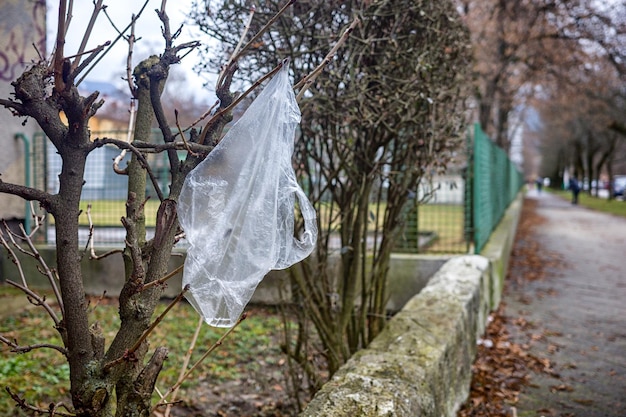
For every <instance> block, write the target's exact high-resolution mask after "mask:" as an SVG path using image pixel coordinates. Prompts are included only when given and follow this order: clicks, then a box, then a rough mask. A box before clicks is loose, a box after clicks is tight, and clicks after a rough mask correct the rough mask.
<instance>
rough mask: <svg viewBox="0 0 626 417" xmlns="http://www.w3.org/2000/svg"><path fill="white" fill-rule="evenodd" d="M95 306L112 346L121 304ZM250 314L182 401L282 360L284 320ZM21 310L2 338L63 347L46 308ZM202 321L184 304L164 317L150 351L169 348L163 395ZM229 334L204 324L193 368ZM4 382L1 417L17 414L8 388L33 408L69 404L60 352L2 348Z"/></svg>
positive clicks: (2, 322)
mask: <svg viewBox="0 0 626 417" xmlns="http://www.w3.org/2000/svg"><path fill="white" fill-rule="evenodd" d="M3 294H5V295H6V296H11V297H16V296H18V295H16V294H15V290H14V289H13V288H12V287H8V286H6V285H0V300H1V298H2V295H3ZM91 305H92V312H91V320H92V321H96V320H97V321H98V322H99V323H100V325H101V326H102V328H103V333H104V336H105V337H106V339H107V342H108V343H110V342H111V340H112V338H113V336H114V335H115V331H116V328H117V327H118V326H119V316H118V306H117V302H116V300H114V299H110V300H108V299H107V300H104V302H100V303H99V304H97V306H95V305H96V301H95V300H92V302H91ZM94 306H95V307H94ZM164 307H165V304H164V305H163V306H160V308H159V311H162V309H163V308H164ZM249 310H250V314H249V315H248V317H247V318H246V319H245V320H244V321H243V322H242V323H241V324H240V325H239V326H238V327H237V328H236V329H235V330H234V331H233V332H232V334H230V335H229V336H228V338H227V339H226V341H225V342H224V344H223V345H222V346H220V347H219V348H218V349H217V350H215V351H214V352H213V353H212V354H211V355H210V356H209V357H208V358H207V359H206V361H205V362H204V365H202V366H201V368H200V369H199V371H197V373H196V374H194V376H193V377H192V378H191V380H190V382H187V383H185V384H183V388H182V395H179V398H181V397H182V399H186V398H187V399H189V398H190V396H192V394H193V392H192V391H189V394H185V392H186V391H185V389H192V388H195V387H196V385H197V384H198V383H199V382H200V381H210V383H211V384H212V385H215V386H219V385H220V384H227V383H229V382H231V381H237V380H241V379H245V378H247V377H251V375H252V374H254V373H255V372H257V371H260V370H261V369H262V368H263V367H266V368H267V362H268V361H273V362H278V361H279V360H280V357H281V356H282V353H281V350H280V347H279V345H278V343H277V342H276V341H277V340H281V339H282V322H281V319H280V315H279V314H276V313H275V312H272V310H268V309H260V308H252V309H249ZM16 311H18V312H17V313H15V314H14V315H11V316H8V317H5V318H2V319H0V334H2V335H3V336H4V337H7V338H9V339H11V340H13V339H16V340H17V341H18V343H19V344H20V345H29V344H34V343H42V342H45V343H49V344H56V345H61V341H60V340H59V336H58V333H57V331H56V330H55V329H54V328H53V323H52V321H51V320H50V319H49V317H48V316H47V315H46V314H45V313H44V311H43V309H42V308H36V307H31V308H28V309H26V310H23V311H21V312H19V311H20V310H19V309H16ZM198 321H199V316H198V314H197V313H196V312H195V311H194V310H193V308H192V307H191V306H190V305H189V304H187V303H184V302H183V303H180V304H178V305H177V306H176V307H175V308H174V309H173V310H172V311H171V312H170V314H169V315H167V316H166V317H165V319H164V320H163V322H162V323H161V324H160V325H159V326H158V327H157V329H156V330H155V333H154V335H153V337H152V338H151V339H150V346H151V348H155V347H157V346H166V347H167V348H168V349H169V354H168V359H167V360H166V363H165V366H164V367H163V371H162V373H161V375H160V379H159V381H158V382H157V386H158V388H159V390H160V392H166V391H167V389H168V388H169V387H170V386H172V385H173V384H174V383H175V382H176V379H177V378H178V374H179V372H180V366H181V364H182V361H183V356H184V354H185V353H186V351H187V349H188V348H189V341H190V340H191V338H192V336H193V333H194V331H195V329H196V326H197V324H198ZM225 331H226V329H217V328H213V327H209V326H207V325H203V326H202V328H201V332H200V335H199V338H198V343H197V348H196V352H195V353H194V356H193V358H192V360H191V363H194V362H195V361H196V360H197V359H198V357H200V356H201V355H202V354H203V353H204V352H206V350H207V349H208V348H209V347H210V346H211V345H213V344H214V343H215V342H216V341H217V340H218V339H219V338H220V336H221V335H223V334H224V333H225ZM0 381H2V391H1V392H0V415H1V416H8V415H13V414H11V412H12V410H13V409H14V408H15V407H14V403H13V400H12V399H11V398H10V397H9V395H8V394H7V393H6V391H5V389H4V387H9V388H10V389H11V390H12V391H13V392H16V393H19V394H20V395H21V396H25V397H26V398H27V399H28V401H29V402H30V403H35V404H39V406H41V407H44V408H45V407H46V406H47V404H49V403H50V402H51V401H58V400H59V399H62V400H65V401H68V400H67V396H68V395H69V394H68V388H69V366H68V365H67V363H66V361H65V358H64V357H63V356H62V355H61V354H60V353H59V352H58V351H56V350H52V349H35V350H33V351H31V352H29V353H26V354H20V355H18V354H15V353H12V352H10V349H9V348H8V347H7V346H6V345H4V344H2V345H0ZM155 396H156V394H155ZM64 397H65V398H64ZM155 400H156V397H155ZM15 415H21V414H15Z"/></svg>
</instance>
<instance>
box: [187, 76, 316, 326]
mask: <svg viewBox="0 0 626 417" xmlns="http://www.w3.org/2000/svg"><path fill="white" fill-rule="evenodd" d="M287 67H288V66H287V64H284V65H283V68H282V69H281V70H280V71H279V72H278V73H277V74H276V75H275V76H274V78H272V80H271V81H270V82H269V83H268V85H267V86H266V87H265V89H264V90H263V91H262V92H261V94H259V96H258V97H257V98H256V99H255V100H254V101H253V102H252V104H251V105H250V107H249V108H248V109H247V110H246V112H245V113H244V115H243V116H242V117H241V119H239V121H238V122H237V123H235V124H234V125H233V126H232V128H231V129H230V130H229V131H228V133H227V134H226V135H225V136H224V138H223V139H222V141H221V142H220V143H219V144H218V145H217V146H216V147H215V149H214V150H213V151H212V152H211V153H210V154H209V156H208V157H207V158H206V159H205V160H204V161H203V162H202V163H200V164H199V165H198V166H197V167H196V168H195V169H194V170H193V171H191V173H190V174H189V175H188V176H187V178H186V180H185V183H184V185H183V189H182V191H181V194H180V198H179V201H178V218H179V221H180V224H181V226H182V228H183V229H184V231H185V235H186V238H187V240H188V242H189V245H190V246H189V249H188V251H187V259H186V260H185V269H184V273H183V287H184V286H186V285H187V284H189V291H188V292H187V294H186V297H187V299H188V300H189V302H190V303H191V304H192V305H193V306H194V307H195V309H196V310H197V311H198V312H199V313H200V314H201V315H202V316H203V317H204V319H205V321H206V322H207V323H208V324H209V325H212V326H218V327H232V326H233V325H234V324H235V323H236V322H237V320H238V319H239V317H240V315H241V313H242V312H243V309H244V308H245V306H246V304H247V303H248V302H249V301H250V298H251V297H252V294H253V293H254V290H255V288H256V287H257V285H258V284H259V282H261V280H262V279H263V277H264V276H265V274H267V273H268V272H269V271H270V270H271V269H284V268H288V267H289V266H291V265H293V264H295V263H297V262H299V261H301V260H302V259H304V258H306V257H307V256H309V254H310V253H311V252H312V251H313V248H314V247H315V242H316V240H317V226H316V221H315V210H314V208H313V206H312V205H311V203H310V202H309V201H308V199H307V197H306V196H305V194H304V192H303V191H302V189H301V188H300V186H299V185H298V183H297V181H296V175H295V172H294V169H293V166H292V162H291V157H292V154H293V149H294V144H293V141H294V135H295V129H296V126H297V124H298V123H299V122H300V109H299V108H298V104H297V103H296V99H295V95H294V92H293V87H292V86H291V83H290V82H289V78H288V69H287ZM296 201H297V203H298V206H297V208H299V210H300V212H301V214H302V217H303V219H304V231H303V233H302V234H301V236H300V238H297V237H295V236H294V233H295V232H294V227H295V210H296Z"/></svg>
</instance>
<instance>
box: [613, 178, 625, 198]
mask: <svg viewBox="0 0 626 417" xmlns="http://www.w3.org/2000/svg"><path fill="white" fill-rule="evenodd" d="M625 189H626V175H616V176H614V177H613V197H622V198H624V190H625Z"/></svg>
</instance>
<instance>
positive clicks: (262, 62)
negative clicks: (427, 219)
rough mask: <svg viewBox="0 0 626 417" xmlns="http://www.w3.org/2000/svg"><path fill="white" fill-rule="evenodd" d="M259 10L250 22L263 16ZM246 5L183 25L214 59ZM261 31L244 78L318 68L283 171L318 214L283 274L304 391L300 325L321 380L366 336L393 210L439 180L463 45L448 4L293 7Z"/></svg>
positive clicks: (452, 136)
mask: <svg viewBox="0 0 626 417" xmlns="http://www.w3.org/2000/svg"><path fill="white" fill-rule="evenodd" d="M259 3H260V4H259V5H257V8H256V12H255V13H256V15H261V16H268V14H267V10H272V9H274V8H275V7H276V4H275V2H273V1H264V2H259ZM248 5H249V4H248V3H247V2H244V1H224V2H220V1H214V2H202V3H201V4H197V5H196V11H197V13H196V14H195V15H194V16H193V18H194V19H195V20H196V21H197V22H198V24H199V25H200V27H201V28H202V30H204V31H205V32H207V33H208V34H210V35H211V36H214V37H216V38H218V39H220V41H221V42H220V44H219V45H218V46H217V48H220V50H223V51H225V52H226V53H227V52H228V51H229V50H230V49H232V48H234V47H235V45H236V44H237V39H236V38H235V37H233V36H231V35H230V34H232V33H234V29H235V28H236V27H240V26H243V25H244V22H246V19H247V15H248V14H249V10H248ZM355 16H356V17H357V18H358V19H359V20H360V23H359V24H358V25H357V26H356V27H355V28H354V30H353V31H352V33H351V34H350V38H349V40H348V41H347V42H346V44H345V45H344V46H343V47H342V48H341V50H340V51H339V52H337V54H336V55H335V56H332V57H327V56H326V51H327V50H328V49H329V45H332V43H333V42H335V41H336V36H335V35H334V34H335V33H337V32H339V31H340V30H344V29H345V28H346V27H348V25H349V24H350V22H352V21H353V19H354V18H355ZM273 29H274V30H273V31H271V32H269V33H268V34H267V36H264V37H263V38H260V39H257V40H255V42H256V49H255V50H254V52H253V53H251V54H250V55H249V56H248V57H247V59H245V60H242V65H241V66H242V69H241V72H240V73H241V74H242V75H244V77H247V75H245V74H248V73H250V74H254V73H257V72H259V71H263V70H264V69H267V68H270V67H272V66H273V65H275V64H276V63H277V62H279V61H280V60H281V59H283V58H284V57H291V59H292V60H293V61H294V62H295V63H296V65H295V66H294V67H295V68H297V69H299V71H301V72H299V71H296V73H295V74H294V76H295V79H296V80H300V79H302V78H303V76H304V74H305V73H307V72H310V71H312V70H313V69H314V68H316V67H317V66H318V65H320V64H321V63H323V62H327V67H326V70H325V71H324V73H323V74H320V75H319V77H317V78H316V79H315V80H314V81H312V82H311V84H310V87H309V93H307V94H305V95H304V96H303V97H302V100H301V108H302V114H303V117H302V123H301V130H300V137H299V138H298V139H297V143H296V148H297V156H296V161H295V164H296V166H297V167H298V170H299V173H300V175H301V178H302V179H303V180H304V182H305V189H306V190H308V193H309V195H310V198H311V199H312V200H313V201H314V204H315V206H316V209H317V211H318V214H319V216H318V218H319V224H318V228H319V230H320V238H319V239H318V247H317V250H316V251H315V252H314V256H312V257H311V259H310V260H309V261H308V262H305V263H303V264H301V265H300V267H299V268H293V269H292V270H291V276H292V284H293V285H292V290H293V297H294V298H293V299H294V301H295V302H296V303H297V306H298V307H301V308H298V309H296V312H297V314H298V315H299V328H298V331H297V332H296V334H297V340H296V342H295V343H293V344H287V345H286V346H285V349H286V350H287V351H288V352H289V353H290V356H291V357H292V358H295V360H296V361H297V362H298V363H299V364H300V365H301V366H302V367H303V368H304V369H305V370H306V371H307V372H308V375H309V376H310V377H311V380H312V382H313V384H312V385H313V386H314V387H318V386H319V384H320V383H321V382H323V378H320V376H319V375H316V374H315V372H314V370H313V369H311V361H310V360H309V357H310V354H311V352H309V351H308V349H309V348H310V346H309V345H308V341H307V338H306V335H307V333H308V332H309V328H310V325H309V323H310V322H312V323H313V325H314V327H315V329H316V330H317V333H318V334H319V336H320V339H321V340H322V343H323V348H322V349H321V352H322V353H323V355H324V357H325V359H326V362H327V364H328V368H329V371H330V373H331V374H332V373H333V372H334V371H335V370H337V368H338V367H339V366H340V365H341V364H343V363H344V362H345V361H346V360H347V359H348V358H349V357H350V355H351V354H352V353H354V352H355V351H356V350H358V349H359V348H361V347H363V346H365V345H367V344H368V343H369V341H370V340H372V338H373V337H375V336H376V335H377V334H378V333H379V331H380V330H381V328H382V326H383V324H384V321H385V316H386V309H385V306H386V304H387V292H386V282H387V272H388V270H389V259H390V255H391V251H392V250H393V248H394V245H395V244H396V242H397V240H398V237H399V235H400V234H401V232H402V229H403V223H404V212H405V210H406V208H407V206H409V205H412V204H415V200H411V198H412V197H414V196H416V194H417V186H418V183H419V182H420V181H426V180H427V177H428V176H429V175H430V174H432V173H436V172H441V171H443V170H445V168H446V166H447V164H448V163H449V162H450V161H451V160H452V159H453V156H454V153H455V152H456V151H457V150H459V145H460V144H461V143H462V139H461V137H460V136H461V133H462V130H463V128H464V127H465V125H466V124H465V119H464V116H465V112H464V107H463V98H464V97H467V91H466V90H465V87H466V86H468V85H469V80H468V77H467V69H468V68H469V67H470V57H471V54H470V49H469V35H468V32H467V30H466V28H465V27H464V25H463V24H462V22H461V21H460V18H459V15H458V13H457V11H456V9H455V7H454V4H453V3H452V2H451V1H439V2H433V1H414V0H410V1H409V0H402V1H357V0H353V1H346V2H341V3H335V2H326V1H321V0H320V1H306V2H297V3H296V4H295V5H294V8H293V10H292V15H291V16H289V18H288V19H287V18H284V19H280V20H279V21H278V22H277V23H276V24H275V25H274V26H273ZM252 32H254V31H252ZM214 55H215V50H213V49H211V50H210V53H208V54H207V60H206V62H207V65H208V66H209V67H214V66H215V65H217V64H218V62H217V61H211V60H210V57H211V56H214Z"/></svg>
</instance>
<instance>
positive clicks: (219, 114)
mask: <svg viewBox="0 0 626 417" xmlns="http://www.w3.org/2000/svg"><path fill="white" fill-rule="evenodd" d="M287 62H288V60H287V59H284V60H283V61H281V63H280V64H278V65H277V66H276V67H275V68H274V69H273V70H271V71H270V72H268V73H267V74H265V75H264V76H262V77H261V78H259V79H258V80H257V81H256V82H255V83H254V84H252V87H250V88H248V89H247V90H246V91H245V92H244V93H243V94H241V95H240V96H239V97H237V98H236V99H235V100H233V102H232V103H230V105H229V106H227V107H225V108H223V109H221V110H220V111H218V112H217V113H215V114H214V115H213V117H211V118H210V119H209V121H208V122H207V124H206V125H205V126H204V129H203V130H202V133H201V134H200V138H199V139H198V143H199V144H201V145H204V141H205V140H206V135H207V133H208V131H209V127H210V126H211V125H212V124H213V122H215V121H216V120H217V119H219V118H220V117H222V116H223V115H225V114H228V112H230V111H231V110H232V109H234V108H235V106H237V105H238V104H239V103H241V101H242V100H243V99H244V98H245V97H247V96H248V95H249V94H250V93H251V92H253V91H254V90H255V89H257V88H258V87H259V85H261V84H262V83H263V81H265V80H266V79H268V78H269V77H271V76H272V75H274V74H276V73H277V72H278V71H279V70H280V69H281V68H282V67H283V66H284V65H285V64H286V63H287Z"/></svg>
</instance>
